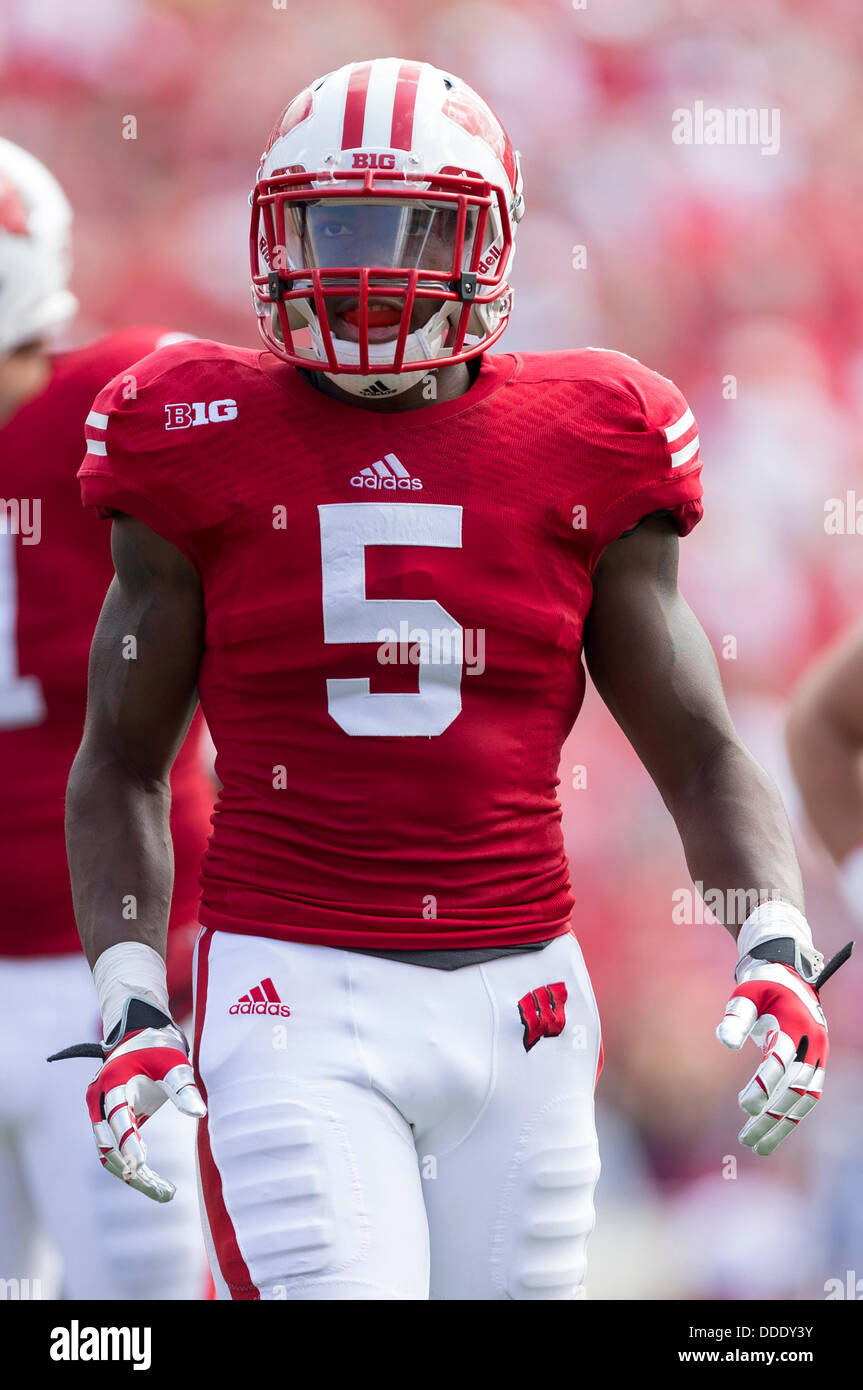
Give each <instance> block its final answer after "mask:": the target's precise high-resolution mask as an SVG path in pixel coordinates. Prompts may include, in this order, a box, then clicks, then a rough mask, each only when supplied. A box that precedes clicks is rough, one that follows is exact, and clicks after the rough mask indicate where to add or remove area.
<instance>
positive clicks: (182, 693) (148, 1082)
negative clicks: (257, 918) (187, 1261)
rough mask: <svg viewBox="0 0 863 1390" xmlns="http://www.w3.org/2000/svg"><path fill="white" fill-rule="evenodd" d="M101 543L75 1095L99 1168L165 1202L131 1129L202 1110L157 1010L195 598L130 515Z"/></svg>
mask: <svg viewBox="0 0 863 1390" xmlns="http://www.w3.org/2000/svg"><path fill="white" fill-rule="evenodd" d="M111 547H112V553H113V558H114V566H115V571H116V573H115V578H114V580H113V582H112V584H111V587H110V589H109V590H108V595H107V597H106V599H105V603H104V606H103V608H102V613H101V615H100V617H99V622H98V624H97V627H96V631H95V634H94V637H93V645H92V650H91V655H90V677H89V693H88V704H87V719H86V724H85V728H84V736H83V740H82V743H81V747H80V749H79V750H78V754H77V757H76V758H75V762H74V764H73V766H72V771H71V773H70V776H69V786H68V791H67V806H66V839H67V849H68V855H69V869H70V873H71V879H72V893H73V898H74V903H75V914H76V919H77V922H78V929H79V932H80V934H81V941H82V944H83V946H84V950H85V952H86V954H87V958H88V960H89V961H90V964H91V966H93V975H94V981H95V983H96V988H97V992H98V994H99V1003H100V1006H101V1009H102V1018H103V1025H104V1031H105V1039H104V1042H103V1043H102V1044H101V1045H100V1046H99V1045H96V1047H95V1051H96V1053H97V1054H98V1055H100V1056H102V1057H103V1065H102V1067H101V1070H100V1072H99V1074H98V1076H97V1077H96V1079H95V1081H94V1082H93V1083H92V1085H91V1086H90V1088H89V1090H88V1093H87V1100H88V1106H89V1109H90V1115H91V1119H92V1121H93V1127H94V1134H95V1136H96V1143H97V1147H98V1149H99V1153H100V1157H101V1159H102V1162H103V1164H104V1165H105V1166H106V1167H107V1168H108V1169H109V1171H111V1172H112V1173H114V1174H115V1175H116V1176H118V1177H122V1178H123V1179H124V1181H126V1182H129V1183H131V1184H132V1185H133V1186H135V1187H137V1188H138V1189H139V1190H141V1191H143V1192H145V1193H146V1194H147V1195H148V1196H151V1197H153V1198H155V1199H156V1200H158V1201H166V1200H168V1199H169V1198H170V1197H171V1196H172V1195H173V1187H172V1186H171V1184H170V1183H166V1182H165V1181H164V1180H163V1179H161V1178H159V1176H158V1174H156V1173H154V1172H152V1170H150V1169H149V1168H148V1167H147V1166H146V1164H145V1162H144V1159H145V1157H146V1149H145V1147H144V1144H143V1141H142V1140H141V1137H140V1125H141V1124H142V1123H143V1121H144V1120H145V1119H147V1118H148V1117H149V1116H150V1115H152V1113H153V1111H154V1110H155V1109H156V1108H158V1106H159V1105H161V1104H162V1103H163V1102H164V1101H165V1099H166V1098H170V1099H171V1100H172V1101H173V1102H174V1103H175V1104H176V1105H177V1106H178V1108H179V1109H181V1110H183V1111H184V1112H185V1113H187V1114H189V1115H192V1116H196V1115H201V1114H203V1113H204V1106H203V1102H202V1100H201V1097H200V1095H199V1093H198V1091H197V1089H196V1087H195V1085H194V1079H193V1076H192V1071H191V1068H190V1067H189V1065H188V1060H187V1053H186V1044H185V1039H184V1038H183V1035H182V1033H181V1032H180V1030H179V1029H177V1028H176V1026H175V1025H174V1024H173V1022H172V1020H171V1018H170V1015H169V1012H168V995H167V985H166V980H165V965H164V955H165V943H166V936H167V928H168V916H169V911H170V905H171V891H172V886H173V873H174V866H173V851H172V846H171V835H170V827H169V816H170V801H171V793H170V783H169V774H170V770H171V764H172V763H173V761H174V758H175V756H176V754H177V751H178V749H179V748H180V745H181V743H182V741H183V738H184V737H185V734H186V730H187V729H188V726H189V723H190V720H191V718H192V715H193V713H194V710H195V705H196V703H197V677H198V666H199V664H200V659H201V652H202V648H203V629H204V614H203V598H202V593H201V586H200V581H199V579H198V575H197V573H196V571H195V570H194V568H193V566H192V565H191V564H190V563H189V561H188V560H187V559H185V558H184V556H183V555H181V554H180V552H179V551H178V550H177V549H175V547H174V546H172V545H170V544H169V543H168V542H167V541H165V540H163V539H162V538H161V537H159V536H157V535H156V534H155V533H154V532H153V531H151V530H150V529H149V528H148V527H146V526H145V525H143V523H141V522H140V521H136V520H134V519H133V518H131V517H127V516H123V517H118V518H117V519H116V520H115V521H114V523H113V530H112V538H111ZM87 1050H88V1049H87V1045H84V1047H83V1048H78V1049H74V1048H73V1049H70V1050H69V1052H68V1053H67V1055H70V1054H71V1055H81V1053H82V1051H83V1052H87ZM89 1050H90V1052H92V1051H93V1048H90V1049H89Z"/></svg>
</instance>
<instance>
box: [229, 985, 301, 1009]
mask: <svg viewBox="0 0 863 1390" xmlns="http://www.w3.org/2000/svg"><path fill="white" fill-rule="evenodd" d="M228 1013H229V1014H269V1015H270V1017H271V1018H290V1016H291V1011H290V1009H289V1008H288V1006H287V1004H283V1003H282V1001H281V999H280V998H279V992H278V990H277V989H276V986H275V985H274V984H273V982H272V980H271V979H269V978H268V979H266V980H261V983H260V984H259V985H255V988H254V989H250V990H249V992H248V994H241V995H240V997H239V999H238V1000H237V1002H236V1004H232V1005H231V1007H230V1008H229V1010H228Z"/></svg>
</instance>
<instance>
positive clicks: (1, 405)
mask: <svg viewBox="0 0 863 1390" xmlns="http://www.w3.org/2000/svg"><path fill="white" fill-rule="evenodd" d="M50 375H51V359H50V358H49V356H48V354H47V352H46V351H45V349H44V347H43V345H42V344H41V343H27V344H25V345H24V346H23V347H19V348H16V349H15V351H14V352H10V353H9V355H8V356H7V357H4V358H2V360H0V426H2V425H4V424H6V422H7V421H8V420H11V419H12V416H13V415H16V414H17V413H18V411H19V410H20V409H21V407H22V406H24V405H26V404H27V402H28V401H29V400H32V399H33V397H34V396H38V395H41V393H42V392H43V391H44V390H45V387H46V386H47V385H48V379H49V377H50Z"/></svg>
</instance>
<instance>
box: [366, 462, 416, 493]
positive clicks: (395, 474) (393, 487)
mask: <svg viewBox="0 0 863 1390" xmlns="http://www.w3.org/2000/svg"><path fill="white" fill-rule="evenodd" d="M351 487H367V488H372V489H374V490H375V491H377V492H379V491H380V490H381V489H384V490H385V491H387V492H396V491H397V490H398V491H400V492H407V491H413V492H419V491H421V490H422V483H421V482H420V480H419V478H412V477H411V475H410V473H409V472H408V470H407V469H406V468H405V466H404V464H403V463H399V461H398V459H397V458H396V456H395V454H384V456H383V458H382V459H378V461H377V463H373V464H372V465H371V466H370V467H369V468H361V469H360V471H359V473H357V474H355V475H354V477H353V478H351Z"/></svg>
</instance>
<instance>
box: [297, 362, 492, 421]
mask: <svg viewBox="0 0 863 1390" xmlns="http://www.w3.org/2000/svg"><path fill="white" fill-rule="evenodd" d="M475 380H476V376H475V373H473V372H471V370H470V367H469V365H468V363H467V362H457V363H455V365H454V366H452V367H441V368H440V369H439V370H438V371H436V372H429V373H428V374H427V375H426V376H424V377H423V379H422V380H421V381H418V382H417V383H416V385H415V386H411V387H410V389H409V390H407V391H402V392H401V393H400V394H399V395H398V396H385V397H384V398H383V399H379V398H377V397H375V398H374V399H373V400H372V399H367V398H366V397H364V396H354V395H352V393H351V392H350V391H343V390H342V388H341V387H340V386H337V385H336V383H335V382H334V381H332V380H331V379H330V377H328V376H326V375H325V374H324V373H323V372H316V373H315V385H316V386H317V388H318V390H320V391H323V393H324V394H325V395H327V396H332V397H333V398H334V399H335V400H338V401H344V402H345V403H346V404H347V405H355V406H358V407H359V409H360V410H375V411H378V412H379V413H381V414H388V415H390V414H398V413H400V412H401V411H404V410H421V409H422V408H423V406H427V405H437V404H439V403H440V402H441V401H453V400H455V399H456V398H457V397H458V396H463V395H464V394H465V392H466V391H469V390H470V388H471V386H472V385H473V383H474V381H475Z"/></svg>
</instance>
